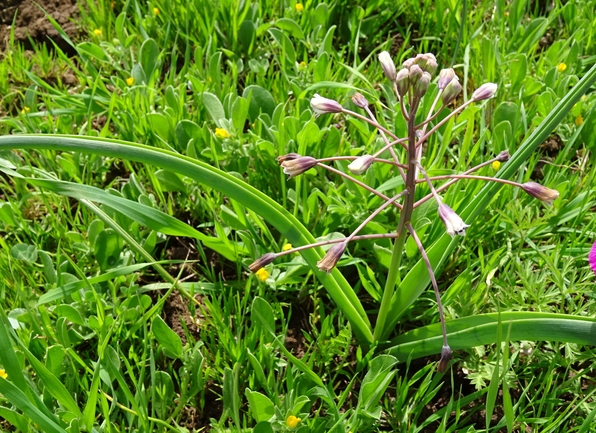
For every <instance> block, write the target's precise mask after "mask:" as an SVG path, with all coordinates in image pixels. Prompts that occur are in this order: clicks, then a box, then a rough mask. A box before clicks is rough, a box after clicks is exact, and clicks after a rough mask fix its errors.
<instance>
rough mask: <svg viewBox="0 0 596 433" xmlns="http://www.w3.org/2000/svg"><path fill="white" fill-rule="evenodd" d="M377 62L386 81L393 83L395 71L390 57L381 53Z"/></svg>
mask: <svg viewBox="0 0 596 433" xmlns="http://www.w3.org/2000/svg"><path fill="white" fill-rule="evenodd" d="M379 62H380V63H381V68H383V71H384V72H385V76H386V77H387V79H388V80H389V81H395V77H396V75H397V70H396V69H395V63H393V60H392V59H391V55H390V54H389V53H388V52H387V51H383V52H382V53H381V54H379Z"/></svg>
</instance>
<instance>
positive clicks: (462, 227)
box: [438, 203, 470, 237]
mask: <svg viewBox="0 0 596 433" xmlns="http://www.w3.org/2000/svg"><path fill="white" fill-rule="evenodd" d="M438 212H439V217H441V219H442V220H443V223H444V224H445V229H446V231H447V233H448V234H449V236H451V237H454V236H455V235H460V236H465V235H466V229H467V228H468V227H470V226H469V225H468V224H466V223H465V222H464V221H463V220H462V219H461V218H460V216H459V215H458V214H456V213H455V211H454V210H453V209H451V208H450V207H449V206H447V205H446V204H445V203H441V204H440V205H439V209H438Z"/></svg>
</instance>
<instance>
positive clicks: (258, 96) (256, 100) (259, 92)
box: [242, 85, 275, 122]
mask: <svg viewBox="0 0 596 433" xmlns="http://www.w3.org/2000/svg"><path fill="white" fill-rule="evenodd" d="M242 97H243V98H245V99H247V100H249V101H250V104H249V107H248V115H249V118H250V121H251V122H254V121H255V120H257V117H259V114H260V113H267V114H268V115H269V116H273V110H275V100H274V99H273V96H271V93H269V91H268V90H266V89H264V88H262V87H261V86H257V85H251V86H248V87H246V89H244V91H243V92H242Z"/></svg>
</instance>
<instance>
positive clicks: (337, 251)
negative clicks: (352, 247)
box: [317, 242, 347, 273]
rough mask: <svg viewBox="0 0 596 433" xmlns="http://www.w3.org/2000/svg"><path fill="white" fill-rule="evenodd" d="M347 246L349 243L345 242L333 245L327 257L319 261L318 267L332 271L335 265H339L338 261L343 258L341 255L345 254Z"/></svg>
mask: <svg viewBox="0 0 596 433" xmlns="http://www.w3.org/2000/svg"><path fill="white" fill-rule="evenodd" d="M346 246H347V245H346V243H345V242H340V243H338V244H335V245H333V246H332V247H331V248H329V251H327V254H325V257H323V258H322V259H321V260H319V261H318V262H317V267H318V268H319V269H320V270H321V271H325V272H327V273H329V272H331V270H332V269H333V268H334V267H335V265H337V262H339V259H341V256H342V255H343V254H344V251H345V250H346Z"/></svg>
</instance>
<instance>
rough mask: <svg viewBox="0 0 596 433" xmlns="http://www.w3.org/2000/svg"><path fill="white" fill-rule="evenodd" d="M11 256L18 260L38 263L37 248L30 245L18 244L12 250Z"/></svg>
mask: <svg viewBox="0 0 596 433" xmlns="http://www.w3.org/2000/svg"><path fill="white" fill-rule="evenodd" d="M10 255H11V256H12V257H13V258H15V259H17V260H22V261H24V262H28V263H35V262H36V261H37V247H36V246H35V245H29V244H16V245H15V246H14V247H12V248H11V249H10Z"/></svg>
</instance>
